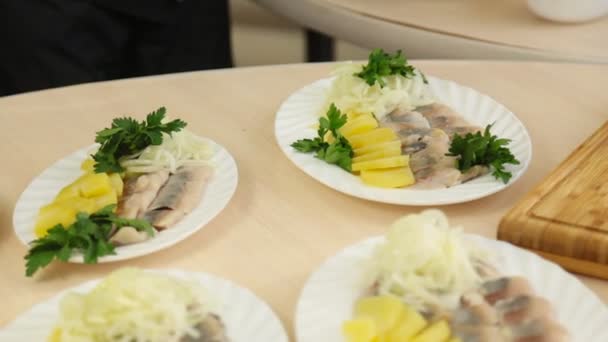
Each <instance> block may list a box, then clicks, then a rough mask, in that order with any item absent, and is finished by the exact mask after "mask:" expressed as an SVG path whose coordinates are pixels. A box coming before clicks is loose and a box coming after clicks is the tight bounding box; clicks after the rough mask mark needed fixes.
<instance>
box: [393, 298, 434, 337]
mask: <svg viewBox="0 0 608 342" xmlns="http://www.w3.org/2000/svg"><path fill="white" fill-rule="evenodd" d="M427 324H428V323H427V321H426V319H424V317H422V315H421V314H420V313H419V312H418V311H416V310H415V309H413V308H411V307H409V306H407V305H405V307H404V310H403V316H402V318H401V321H399V322H398V323H397V325H396V326H395V327H394V328H393V329H392V330H391V331H389V332H388V339H387V341H409V340H410V339H411V338H412V337H414V336H416V334H418V333H420V332H421V331H422V330H423V329H424V328H425V327H426V326H427Z"/></svg>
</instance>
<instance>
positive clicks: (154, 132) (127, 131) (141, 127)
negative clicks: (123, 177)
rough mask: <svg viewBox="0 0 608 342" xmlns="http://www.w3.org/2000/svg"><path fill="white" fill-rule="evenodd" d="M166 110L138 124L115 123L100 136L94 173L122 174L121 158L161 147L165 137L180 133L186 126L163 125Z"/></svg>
mask: <svg viewBox="0 0 608 342" xmlns="http://www.w3.org/2000/svg"><path fill="white" fill-rule="evenodd" d="M166 112H167V110H166V109H165V107H161V108H159V109H158V110H156V111H154V112H152V113H150V114H148V115H147V116H146V120H144V121H142V122H138V121H137V120H135V119H133V118H129V117H123V118H116V119H114V120H112V126H111V127H110V128H105V129H103V130H101V131H99V132H97V136H96V137H95V142H98V143H100V144H101V147H100V148H99V150H98V151H97V152H96V153H95V154H94V155H93V159H94V160H95V172H97V173H101V172H108V173H111V172H122V171H124V169H123V167H122V166H120V158H121V157H124V156H128V155H132V154H134V153H137V152H139V151H141V150H143V149H144V148H146V147H147V146H149V145H160V144H161V143H162V142H163V133H167V134H171V133H172V132H179V131H180V130H181V129H182V128H184V127H186V123H185V122H184V121H182V120H179V119H176V120H173V121H169V122H167V123H163V122H162V121H163V119H164V118H165V114H166Z"/></svg>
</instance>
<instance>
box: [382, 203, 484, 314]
mask: <svg viewBox="0 0 608 342" xmlns="http://www.w3.org/2000/svg"><path fill="white" fill-rule="evenodd" d="M487 257H488V255H487V254H486V252H484V251H482V250H480V249H479V248H477V247H476V246H475V245H473V244H471V243H470V242H468V241H464V238H463V234H462V232H461V230H460V228H451V227H450V226H449V224H448V220H447V217H446V216H445V215H444V214H443V212H441V211H439V210H426V211H423V212H421V213H420V214H413V215H407V216H404V217H403V218H401V219H399V220H397V221H396V222H395V223H394V224H393V225H392V227H391V228H390V230H389V232H388V234H387V236H386V242H385V243H383V244H382V245H380V246H379V247H378V249H377V250H376V252H375V256H374V258H373V259H372V265H371V267H372V279H374V280H375V281H376V286H378V291H379V293H380V294H392V295H395V296H398V297H401V298H402V299H403V301H404V302H406V303H408V304H410V305H412V306H413V307H415V308H416V309H417V310H418V311H420V312H436V311H437V310H438V309H448V310H450V309H453V308H455V307H456V306H457V304H458V299H459V298H460V296H461V295H462V294H463V293H464V292H465V291H467V290H470V289H472V288H474V287H476V286H478V285H479V284H480V283H481V281H482V279H481V277H480V275H479V274H478V272H477V270H476V268H475V265H476V260H484V259H486V258H487Z"/></svg>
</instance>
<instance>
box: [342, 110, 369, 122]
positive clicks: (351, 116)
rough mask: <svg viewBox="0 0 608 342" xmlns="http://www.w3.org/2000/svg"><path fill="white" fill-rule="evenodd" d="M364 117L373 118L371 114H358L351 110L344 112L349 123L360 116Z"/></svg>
mask: <svg viewBox="0 0 608 342" xmlns="http://www.w3.org/2000/svg"><path fill="white" fill-rule="evenodd" d="M365 115H369V116H373V115H372V114H371V113H360V112H357V111H353V110H350V111H348V112H346V117H347V118H348V120H349V121H350V120H355V119H356V118H358V117H360V116H365Z"/></svg>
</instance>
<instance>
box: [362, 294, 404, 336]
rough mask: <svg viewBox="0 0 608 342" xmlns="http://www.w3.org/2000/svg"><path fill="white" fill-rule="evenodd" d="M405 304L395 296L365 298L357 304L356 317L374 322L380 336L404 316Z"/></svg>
mask: <svg viewBox="0 0 608 342" xmlns="http://www.w3.org/2000/svg"><path fill="white" fill-rule="evenodd" d="M403 308H404V306H403V303H402V302H401V300H400V299H399V298H396V297H393V296H374V297H365V298H362V299H360V300H358V301H357V304H355V317H369V318H371V319H373V320H374V322H375V324H376V329H377V332H378V334H382V333H384V332H386V331H388V330H390V329H391V328H392V327H393V326H394V325H395V324H396V323H397V322H398V321H399V320H400V319H401V316H402V315H403Z"/></svg>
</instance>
